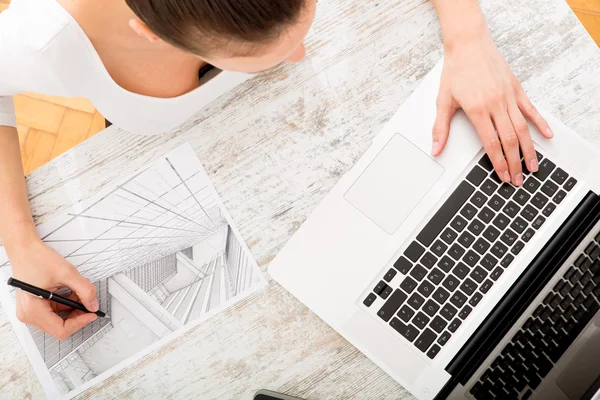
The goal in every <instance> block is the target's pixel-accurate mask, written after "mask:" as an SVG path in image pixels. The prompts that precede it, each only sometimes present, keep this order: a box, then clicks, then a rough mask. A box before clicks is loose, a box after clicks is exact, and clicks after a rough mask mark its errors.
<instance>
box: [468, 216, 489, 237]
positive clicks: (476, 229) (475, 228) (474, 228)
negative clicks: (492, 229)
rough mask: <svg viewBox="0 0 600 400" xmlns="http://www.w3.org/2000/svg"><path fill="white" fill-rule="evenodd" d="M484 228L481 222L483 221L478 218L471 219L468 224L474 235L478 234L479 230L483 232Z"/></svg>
mask: <svg viewBox="0 0 600 400" xmlns="http://www.w3.org/2000/svg"><path fill="white" fill-rule="evenodd" d="M484 228H485V225H484V224H483V222H481V221H480V220H478V219H475V220H473V221H472V222H471V223H470V224H469V227H468V229H469V231H470V232H471V233H472V234H474V235H475V236H478V235H479V234H481V232H483V229H484Z"/></svg>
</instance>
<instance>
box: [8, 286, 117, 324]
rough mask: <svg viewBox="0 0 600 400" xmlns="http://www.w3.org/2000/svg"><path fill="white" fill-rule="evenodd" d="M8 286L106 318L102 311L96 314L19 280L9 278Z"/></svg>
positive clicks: (78, 304) (82, 306) (76, 303)
mask: <svg viewBox="0 0 600 400" xmlns="http://www.w3.org/2000/svg"><path fill="white" fill-rule="evenodd" d="M6 283H7V284H8V285H10V286H12V287H15V288H17V289H21V290H22V291H24V292H27V293H29V294H32V295H34V296H36V297H39V298H42V299H46V300H50V301H54V302H56V303H58V304H62V305H63V306H67V307H71V308H74V309H76V310H81V311H85V312H88V313H93V314H96V315H97V316H99V317H100V318H104V317H106V314H105V313H103V312H102V311H100V310H98V311H96V312H93V311H90V310H88V309H87V308H85V306H84V305H83V304H81V303H78V302H76V301H73V300H71V299H67V298H66V297H63V296H61V295H58V294H56V293H52V292H49V291H47V290H44V289H40V288H39V287H36V286H33V285H30V284H29V283H25V282H21V281H20V280H18V279H14V278H8V282H6Z"/></svg>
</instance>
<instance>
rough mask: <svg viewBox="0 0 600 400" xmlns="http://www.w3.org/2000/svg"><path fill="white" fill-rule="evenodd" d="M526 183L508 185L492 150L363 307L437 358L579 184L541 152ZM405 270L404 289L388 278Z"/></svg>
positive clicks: (368, 296)
mask: <svg viewBox="0 0 600 400" xmlns="http://www.w3.org/2000/svg"><path fill="white" fill-rule="evenodd" d="M537 157H538V161H539V171H538V172H535V173H532V174H530V173H528V172H527V169H526V168H525V167H524V168H523V176H524V184H523V186H522V187H520V188H516V187H514V186H512V185H511V184H508V183H502V182H501V180H500V179H499V178H498V176H497V175H496V173H495V172H494V171H493V166H492V163H491V161H490V159H489V158H488V157H487V155H484V156H483V157H482V158H481V159H480V160H479V163H478V164H477V165H476V166H474V167H473V169H472V170H471V171H470V172H469V174H468V175H467V177H466V179H464V180H463V181H462V182H461V183H460V184H459V185H458V187H457V188H456V189H455V190H454V192H453V193H452V194H451V195H450V196H449V197H448V199H447V200H446V202H445V203H444V204H443V205H442V206H441V207H440V209H439V210H438V211H437V212H436V214H435V215H434V216H433V217H432V218H431V220H430V221H429V222H428V223H427V225H426V226H425V227H424V228H423V229H422V230H421V232H420V233H419V234H418V235H417V237H416V240H414V241H413V242H411V243H410V244H409V246H408V247H407V248H406V250H405V251H404V253H403V255H402V256H401V257H400V258H399V259H398V260H397V261H396V262H395V263H394V268H392V269H390V270H389V271H388V272H387V273H386V274H385V276H384V277H383V280H382V281H380V282H379V283H378V284H377V285H376V286H375V288H373V290H372V293H370V294H368V295H367V297H366V298H365V299H364V301H363V304H364V305H365V306H366V307H371V306H372V305H373V303H374V302H375V300H376V299H377V297H380V298H381V299H383V300H385V303H384V304H383V306H382V307H381V308H380V309H379V310H377V315H378V316H379V317H380V318H381V319H382V320H383V321H385V322H386V323H388V324H389V325H390V326H391V327H392V328H394V329H395V330H396V331H397V332H398V334H400V335H402V336H403V337H404V338H405V339H407V340H408V341H410V342H411V343H413V344H414V346H415V347H416V348H417V349H419V350H420V351H421V352H423V353H425V354H427V356H428V357H429V358H430V359H434V358H435V357H436V355H437V354H438V353H439V351H440V350H441V348H442V346H444V345H445V344H446V343H447V342H448V340H449V339H450V337H451V336H452V335H453V334H454V333H455V332H456V331H457V329H458V328H459V327H460V325H461V324H462V322H463V321H464V320H465V319H466V318H467V317H468V316H469V315H470V314H471V312H472V311H473V308H475V307H476V306H477V305H478V304H479V302H480V301H481V299H482V298H483V296H485V294H486V293H487V292H488V291H489V290H490V288H491V287H492V286H493V285H494V282H495V281H497V280H498V278H499V277H500V276H501V275H502V273H503V272H504V270H505V269H506V268H507V267H508V266H509V265H510V264H511V263H512V261H513V260H514V258H515V256H516V255H518V254H519V253H520V252H521V251H522V250H523V248H524V247H525V245H526V244H527V242H529V240H531V238H532V237H533V236H534V235H535V233H536V231H537V230H538V229H539V228H540V227H541V226H542V225H543V224H544V222H545V221H546V219H547V218H548V217H549V216H550V215H551V214H552V213H553V212H554V210H555V209H556V206H557V205H558V204H560V203H561V202H562V201H563V200H564V199H565V197H566V196H567V194H568V192H569V191H570V190H571V189H572V188H573V187H574V186H575V185H576V184H577V180H576V179H575V178H573V177H570V176H569V174H567V173H566V172H565V171H564V170H563V169H561V168H558V167H557V166H556V165H555V164H554V163H553V162H552V161H551V160H549V159H547V158H544V157H543V156H542V154H540V153H539V152H538V153H537ZM398 272H399V273H401V274H403V275H405V278H404V280H403V281H402V282H401V284H400V286H399V287H396V288H392V287H391V286H390V285H388V283H390V282H391V280H392V279H393V278H394V277H395V276H396V274H397V273H398Z"/></svg>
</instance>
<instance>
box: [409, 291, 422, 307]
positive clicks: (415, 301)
mask: <svg viewBox="0 0 600 400" xmlns="http://www.w3.org/2000/svg"><path fill="white" fill-rule="evenodd" d="M424 302H425V299H424V298H422V297H421V295H420V294H418V293H413V295H412V296H410V298H409V299H408V305H410V306H411V307H412V308H414V309H415V310H418V309H419V308H421V306H422V305H423V303H424Z"/></svg>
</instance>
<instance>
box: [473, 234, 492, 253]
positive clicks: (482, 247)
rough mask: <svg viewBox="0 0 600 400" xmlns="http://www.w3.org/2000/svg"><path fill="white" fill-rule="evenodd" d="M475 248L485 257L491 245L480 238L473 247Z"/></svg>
mask: <svg viewBox="0 0 600 400" xmlns="http://www.w3.org/2000/svg"><path fill="white" fill-rule="evenodd" d="M473 248H474V249H475V251H476V252H478V253H479V254H481V255H483V254H485V252H486V251H487V250H488V249H489V248H490V244H489V243H488V242H486V241H485V240H484V239H482V238H479V239H477V241H476V242H475V245H473Z"/></svg>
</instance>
